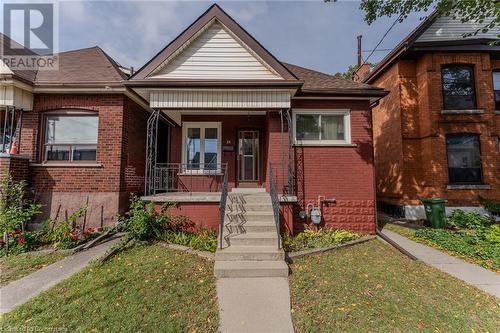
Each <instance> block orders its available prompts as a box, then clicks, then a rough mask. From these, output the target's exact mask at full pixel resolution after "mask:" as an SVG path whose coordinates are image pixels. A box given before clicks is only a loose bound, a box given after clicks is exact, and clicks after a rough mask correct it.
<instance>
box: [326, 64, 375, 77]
mask: <svg viewBox="0 0 500 333" xmlns="http://www.w3.org/2000/svg"><path fill="white" fill-rule="evenodd" d="M368 65H370V68H373V67H375V65H376V64H373V63H371V62H369V63H368ZM357 70H358V65H350V66H349V67H348V68H347V70H346V71H345V72H344V73H340V72H337V73H335V76H336V77H340V78H342V79H346V80H352V76H353V75H354V73H356V71H357Z"/></svg>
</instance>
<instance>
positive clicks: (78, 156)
mask: <svg viewBox="0 0 500 333" xmlns="http://www.w3.org/2000/svg"><path fill="white" fill-rule="evenodd" d="M98 124H99V118H98V117H97V116H96V115H88V114H86V115H49V116H47V117H46V118H45V155H44V158H45V160H46V161H75V162H77V161H95V160H96V151H97V128H98Z"/></svg>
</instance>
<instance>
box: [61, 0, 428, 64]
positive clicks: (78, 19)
mask: <svg viewBox="0 0 500 333" xmlns="http://www.w3.org/2000/svg"><path fill="white" fill-rule="evenodd" d="M212 3H213V1H209V2H206V1H196V2H188V1H109V2H107V1H71V2H69V1H68V2H64V1H61V2H60V11H59V20H60V22H59V23H60V29H59V49H60V50H61V51H66V50H72V49H78V48H84V47H89V46H94V45H99V46H100V47H101V48H103V49H104V50H105V51H106V52H107V53H109V54H110V55H111V56H112V57H113V58H114V59H115V60H116V61H118V62H119V63H120V64H122V65H123V66H127V67H128V66H133V67H134V68H135V69H138V68H140V67H141V66H142V65H143V64H144V63H145V62H146V61H148V60H149V59H150V58H151V57H152V56H154V55H155V54H156V53H157V52H158V51H159V50H161V49H162V48H163V47H164V46H165V45H167V44H168V43H169V42H170V41H171V40H172V39H173V38H175V37H176V36H177V35H178V34H179V33H180V32H182V31H183V30H184V29H185V28H186V27H187V26H188V25H189V24H191V23H192V22H193V21H194V20H195V19H196V18H197V17H198V16H199V15H201V14H202V13H203V12H204V11H205V10H206V9H207V8H208V7H209V6H210V5H211V4H212ZM218 4H219V5H220V6H221V7H222V8H223V9H224V10H225V11H226V12H227V13H229V15H231V16H232V17H233V18H234V19H235V20H236V21H237V22H238V23H239V24H240V25H242V26H243V28H245V29H246V30H247V31H248V32H249V33H250V34H252V35H253V36H254V37H255V38H256V39H257V40H258V41H259V42H260V43H261V44H262V45H264V47H266V48H267V49H268V50H269V51H270V52H271V53H273V54H274V55H275V56H276V57H277V58H278V59H280V60H282V61H286V62H289V63H292V64H297V65H301V66H304V67H309V68H313V69H316V70H319V71H323V72H327V73H336V72H339V71H345V69H346V68H347V67H348V66H349V65H351V64H354V63H355V62H356V36H357V35H358V34H362V35H363V49H364V50H370V49H373V47H374V46H375V45H376V44H377V42H378V41H379V40H380V38H381V37H382V35H383V34H384V32H385V31H386V30H387V29H388V28H389V27H390V25H391V24H392V22H393V21H394V19H395V18H382V19H380V20H378V21H376V22H375V23H374V24H373V25H371V26H368V25H367V24H366V23H365V22H364V21H363V15H364V13H363V12H362V11H361V10H360V9H359V1H347V0H344V1H338V2H335V3H324V2H323V1H321V0H314V1H312V0H311V1H293V2H292V1H272V2H264V1H257V2H250V1H229V2H218ZM421 16H422V14H416V15H413V16H412V17H409V18H408V19H407V20H406V21H405V22H403V23H401V24H397V25H396V26H395V27H394V28H393V29H392V31H391V32H390V33H389V35H388V36H387V37H386V39H385V41H384V43H382V44H381V45H380V47H379V48H381V49H387V48H392V47H393V46H394V45H396V44H397V43H398V42H399V41H400V40H401V39H402V38H404V37H405V36H406V35H407V34H408V33H409V32H410V31H411V30H412V29H413V28H414V27H415V26H416V25H418V23H419V22H420V18H421ZM386 53H387V51H385V52H376V53H375V54H374V55H373V56H372V58H370V61H372V62H376V61H377V60H380V59H381V58H382V57H383V56H384V55H385V54H386ZM368 54H369V53H368V52H364V53H363V55H364V56H365V57H366V56H367V55H368Z"/></svg>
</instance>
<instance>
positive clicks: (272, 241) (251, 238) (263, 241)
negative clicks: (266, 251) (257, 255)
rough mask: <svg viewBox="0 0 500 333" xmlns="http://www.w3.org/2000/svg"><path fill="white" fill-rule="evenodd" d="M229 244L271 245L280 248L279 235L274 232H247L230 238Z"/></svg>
mask: <svg viewBox="0 0 500 333" xmlns="http://www.w3.org/2000/svg"><path fill="white" fill-rule="evenodd" d="M229 243H230V244H231V246H233V245H236V246H238V245H249V246H259V245H269V246H278V235H277V234H276V231H274V232H247V233H244V234H240V235H234V236H230V237H229Z"/></svg>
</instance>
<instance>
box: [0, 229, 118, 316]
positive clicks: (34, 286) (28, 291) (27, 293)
mask: <svg viewBox="0 0 500 333" xmlns="http://www.w3.org/2000/svg"><path fill="white" fill-rule="evenodd" d="M118 240H119V239H113V240H111V241H109V242H106V243H103V244H100V245H97V246H95V247H93V248H91V249H88V250H86V251H82V252H78V253H76V254H75V255H72V256H69V257H66V258H64V259H62V260H60V261H58V262H55V263H53V264H51V265H49V266H47V267H44V268H42V269H40V270H38V271H36V272H34V273H31V274H30V275H27V276H25V277H23V278H21V279H19V280H16V281H13V282H11V283H9V284H8V285H6V286H4V287H2V288H1V289H0V313H6V312H9V311H10V310H12V309H14V308H15V307H16V306H18V305H21V304H23V303H25V302H27V301H28V300H29V299H31V298H33V297H35V296H37V295H38V294H40V293H41V292H42V291H45V290H47V289H49V288H50V287H52V286H54V285H56V284H57V283H59V282H60V281H61V280H63V279H65V278H67V277H69V276H71V275H73V274H75V273H76V272H78V271H80V270H82V269H83V268H85V267H86V266H87V265H88V264H89V262H90V261H91V260H92V259H95V258H98V257H100V256H101V255H103V254H104V253H105V252H106V250H107V249H108V248H109V247H110V246H111V245H113V244H115V243H116V242H118Z"/></svg>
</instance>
